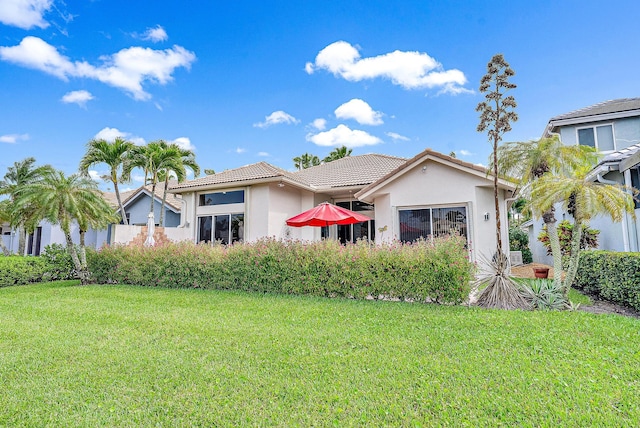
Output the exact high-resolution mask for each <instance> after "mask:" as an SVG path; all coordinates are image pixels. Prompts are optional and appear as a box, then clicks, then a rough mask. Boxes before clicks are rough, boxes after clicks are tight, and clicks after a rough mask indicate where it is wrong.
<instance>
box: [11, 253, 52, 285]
mask: <svg viewBox="0 0 640 428" xmlns="http://www.w3.org/2000/svg"><path fill="white" fill-rule="evenodd" d="M49 270H50V266H49V263H47V261H46V260H44V259H42V258H40V257H21V256H3V257H0V287H9V286H11V285H22V284H29V283H32V282H40V281H45V280H49V279H50V278H49Z"/></svg>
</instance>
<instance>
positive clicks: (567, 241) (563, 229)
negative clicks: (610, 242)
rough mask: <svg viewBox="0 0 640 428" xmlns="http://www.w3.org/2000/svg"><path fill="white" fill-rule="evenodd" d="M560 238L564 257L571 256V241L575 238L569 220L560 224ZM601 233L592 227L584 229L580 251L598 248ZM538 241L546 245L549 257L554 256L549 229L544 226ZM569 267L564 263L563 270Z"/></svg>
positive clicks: (558, 227) (561, 251)
mask: <svg viewBox="0 0 640 428" xmlns="http://www.w3.org/2000/svg"><path fill="white" fill-rule="evenodd" d="M557 229H558V238H559V239H560V253H561V254H562V256H563V257H564V256H569V255H570V254H571V239H572V236H573V225H572V224H571V222H570V221H569V220H562V221H561V222H560V223H558V226H557ZM599 234H600V231H599V230H597V229H591V228H590V227H583V228H582V237H581V238H580V249H581V250H590V249H594V248H598V235H599ZM538 241H540V242H541V243H542V245H544V247H545V248H546V249H547V255H552V252H551V244H550V243H549V234H548V233H547V228H546V226H544V227H543V228H542V231H541V232H540V234H539V235H538ZM566 267H567V266H565V265H564V263H563V268H566Z"/></svg>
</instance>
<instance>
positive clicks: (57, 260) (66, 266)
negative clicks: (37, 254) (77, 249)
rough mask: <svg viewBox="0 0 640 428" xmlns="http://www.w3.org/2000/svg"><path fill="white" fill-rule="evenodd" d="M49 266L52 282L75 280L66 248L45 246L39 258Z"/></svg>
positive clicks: (53, 245) (54, 245) (55, 245)
mask: <svg viewBox="0 0 640 428" xmlns="http://www.w3.org/2000/svg"><path fill="white" fill-rule="evenodd" d="M41 257H42V258H43V259H45V260H46V261H47V262H48V263H49V266H50V270H49V274H50V277H49V279H50V280H52V281H57V280H64V279H72V278H75V268H74V266H73V261H72V260H71V254H69V251H68V250H67V247H65V246H64V245H61V244H52V245H47V246H46V247H45V248H44V251H43V253H42V256H41Z"/></svg>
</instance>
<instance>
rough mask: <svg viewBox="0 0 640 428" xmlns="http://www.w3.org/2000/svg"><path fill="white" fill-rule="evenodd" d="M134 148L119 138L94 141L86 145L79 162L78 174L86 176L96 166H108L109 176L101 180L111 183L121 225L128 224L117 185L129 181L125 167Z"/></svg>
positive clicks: (128, 142)
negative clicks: (85, 150)
mask: <svg viewBox="0 0 640 428" xmlns="http://www.w3.org/2000/svg"><path fill="white" fill-rule="evenodd" d="M134 147H135V146H134V144H133V143H132V142H130V141H127V140H125V139H123V138H121V137H117V138H116V139H115V140H113V142H109V141H107V140H104V139H94V140H91V141H89V142H88V143H87V152H86V153H85V155H84V156H83V157H82V159H81V160H80V172H82V173H83V174H88V173H89V168H91V167H92V166H94V165H97V164H101V163H106V164H107V165H108V166H109V175H106V176H104V177H102V178H103V179H105V180H107V181H110V182H111V183H113V190H114V192H115V194H116V199H117V201H118V207H119V208H120V215H121V217H122V223H123V224H128V222H127V215H126V213H125V211H124V206H123V205H122V199H121V198H120V189H119V188H118V183H121V182H126V181H129V176H128V175H127V174H126V171H130V169H129V168H128V167H127V163H128V162H130V160H131V154H132V150H133V148H134ZM119 171H120V172H119Z"/></svg>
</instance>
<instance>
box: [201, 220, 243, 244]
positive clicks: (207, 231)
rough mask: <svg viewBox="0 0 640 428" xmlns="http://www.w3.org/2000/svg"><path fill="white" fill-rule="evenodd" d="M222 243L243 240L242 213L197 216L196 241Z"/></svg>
mask: <svg viewBox="0 0 640 428" xmlns="http://www.w3.org/2000/svg"><path fill="white" fill-rule="evenodd" d="M211 241H216V242H220V243H222V244H225V245H226V244H228V243H229V242H231V243H233V242H243V241H244V214H218V215H213V216H210V215H209V216H202V217H198V242H211Z"/></svg>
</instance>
